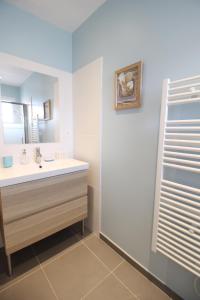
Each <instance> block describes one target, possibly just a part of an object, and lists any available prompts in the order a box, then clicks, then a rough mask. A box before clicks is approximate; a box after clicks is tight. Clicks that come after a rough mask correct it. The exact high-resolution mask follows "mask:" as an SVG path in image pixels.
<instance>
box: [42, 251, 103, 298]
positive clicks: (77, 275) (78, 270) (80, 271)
mask: <svg viewBox="0 0 200 300" xmlns="http://www.w3.org/2000/svg"><path fill="white" fill-rule="evenodd" d="M44 270H45V272H46V274H47V276H48V278H49V280H50V282H51V284H52V285H53V287H54V289H55V291H56V294H57V295H58V297H59V299H60V300H66V299H70V300H80V298H81V297H82V296H84V295H85V294H86V293H87V292H88V291H90V290H91V289H92V288H93V287H94V286H95V285H96V284H97V283H98V282H99V281H100V280H102V279H103V278H104V277H105V276H106V275H107V274H108V271H107V269H106V268H105V267H104V266H103V264H102V263H101V262H99V261H98V259H97V258H96V257H95V256H94V255H93V254H92V253H91V252H90V251H89V250H88V249H87V248H86V247H85V246H84V245H80V246H78V247H76V248H75V249H73V250H72V251H69V252H67V253H66V254H64V255H62V256H60V257H59V258H58V259H57V260H55V261H52V262H51V263H50V264H48V265H46V266H44Z"/></svg>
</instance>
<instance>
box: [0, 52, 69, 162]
mask: <svg viewBox="0 0 200 300" xmlns="http://www.w3.org/2000/svg"><path fill="white" fill-rule="evenodd" d="M0 63H1V64H5V65H9V64H10V65H12V66H15V67H20V68H24V69H26V70H31V71H33V72H38V73H43V74H47V75H50V76H54V77H56V78H58V106H59V107H58V120H59V121H58V122H59V132H58V135H59V142H58V143H45V144H37V146H40V147H41V153H42V154H43V155H44V156H45V155H47V154H52V153H55V152H60V153H66V156H67V157H72V156H73V113H72V74H71V73H68V72H65V71H61V70H58V69H55V68H52V67H49V66H47V65H42V64H39V63H35V62H32V61H29V60H25V59H22V58H18V57H15V56H12V55H8V54H5V53H0ZM0 119H1V115H0ZM35 147H36V145H34V144H26V145H5V144H4V142H3V131H2V128H1V125H0V157H2V156H3V155H8V154H10V155H13V157H14V163H18V162H19V157H20V153H21V151H22V149H24V148H25V149H27V152H28V153H29V155H30V157H33V152H34V148H35Z"/></svg>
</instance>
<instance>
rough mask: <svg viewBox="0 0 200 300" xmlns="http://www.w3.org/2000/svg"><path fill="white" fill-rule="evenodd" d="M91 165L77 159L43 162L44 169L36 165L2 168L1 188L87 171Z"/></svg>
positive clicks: (0, 176) (0, 172) (0, 171)
mask: <svg viewBox="0 0 200 300" xmlns="http://www.w3.org/2000/svg"><path fill="white" fill-rule="evenodd" d="M88 168H89V164H88V163H87V162H83V161H80V160H75V159H64V160H55V161H52V162H42V168H41V169H40V168H39V165H38V164H36V163H30V164H27V165H16V166H13V167H11V168H0V187H4V186H8V185H13V184H18V183H23V182H27V181H32V180H37V179H42V178H46V177H51V176H57V175H63V174H68V173H73V172H77V171H83V170H87V169H88Z"/></svg>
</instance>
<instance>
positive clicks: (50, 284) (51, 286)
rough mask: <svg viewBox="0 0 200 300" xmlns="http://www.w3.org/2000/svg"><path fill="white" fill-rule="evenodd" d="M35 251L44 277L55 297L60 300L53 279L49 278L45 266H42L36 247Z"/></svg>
mask: <svg viewBox="0 0 200 300" xmlns="http://www.w3.org/2000/svg"><path fill="white" fill-rule="evenodd" d="M33 253H34V255H35V258H36V260H37V262H38V263H39V266H40V269H41V271H42V273H43V275H44V277H45V278H46V280H47V282H48V285H49V287H50V290H51V291H52V293H53V294H54V296H55V298H56V299H57V300H59V298H58V296H57V294H56V291H55V289H54V287H53V285H52V283H51V281H50V280H49V278H48V276H47V274H46V272H45V270H44V269H43V266H42V265H41V263H40V260H39V257H38V256H37V254H36V253H35V250H34V249H33Z"/></svg>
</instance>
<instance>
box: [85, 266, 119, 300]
mask: <svg viewBox="0 0 200 300" xmlns="http://www.w3.org/2000/svg"><path fill="white" fill-rule="evenodd" d="M122 263H123V261H121V262H120V263H119V264H118V265H117V266H116V267H115V268H114V269H113V270H112V271H110V272H109V273H108V274H107V275H106V276H105V277H104V278H102V279H101V280H100V281H99V282H98V283H97V284H96V285H95V286H94V287H93V288H92V289H91V290H89V291H88V292H87V293H86V294H85V295H84V296H83V298H82V299H85V298H86V297H87V296H88V295H90V294H91V293H92V292H93V291H94V290H95V289H96V288H97V287H98V286H100V285H101V284H102V283H103V282H104V281H105V280H106V278H108V277H109V276H111V275H112V273H113V272H114V271H115V270H116V269H117V268H118V267H119V266H120V265H121V264H122Z"/></svg>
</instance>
